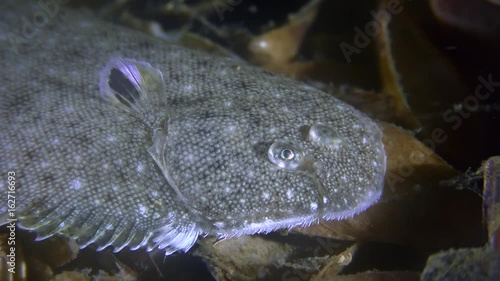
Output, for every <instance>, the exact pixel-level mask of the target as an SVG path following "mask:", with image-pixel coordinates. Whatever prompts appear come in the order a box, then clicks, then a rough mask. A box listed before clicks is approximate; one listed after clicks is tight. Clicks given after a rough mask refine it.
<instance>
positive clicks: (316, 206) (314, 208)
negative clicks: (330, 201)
mask: <svg viewBox="0 0 500 281" xmlns="http://www.w3.org/2000/svg"><path fill="white" fill-rule="evenodd" d="M309 206H310V207H311V211H316V210H317V209H318V203H315V202H313V203H311V205H309Z"/></svg>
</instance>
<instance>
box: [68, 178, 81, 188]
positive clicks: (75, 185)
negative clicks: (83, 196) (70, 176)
mask: <svg viewBox="0 0 500 281" xmlns="http://www.w3.org/2000/svg"><path fill="white" fill-rule="evenodd" d="M69 187H70V188H71V189H74V190H78V189H80V187H82V182H81V181H80V179H79V178H76V179H74V180H72V181H71V182H70V183H69Z"/></svg>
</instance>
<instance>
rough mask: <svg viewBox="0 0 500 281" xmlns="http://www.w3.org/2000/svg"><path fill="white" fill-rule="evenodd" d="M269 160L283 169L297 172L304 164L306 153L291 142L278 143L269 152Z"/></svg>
mask: <svg viewBox="0 0 500 281" xmlns="http://www.w3.org/2000/svg"><path fill="white" fill-rule="evenodd" d="M267 155H268V157H269V160H270V161H271V162H272V163H274V164H275V165H277V166H278V167H280V168H282V169H290V170H295V169H298V168H300V166H301V165H302V164H303V162H304V153H303V151H302V149H300V147H298V146H297V145H294V144H293V143H291V142H283V141H278V142H275V143H273V144H272V145H271V146H270V147H269V150H268V151H267Z"/></svg>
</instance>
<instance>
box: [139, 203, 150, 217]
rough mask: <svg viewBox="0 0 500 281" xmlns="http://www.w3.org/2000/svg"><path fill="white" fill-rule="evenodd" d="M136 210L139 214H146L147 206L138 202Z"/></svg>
mask: <svg viewBox="0 0 500 281" xmlns="http://www.w3.org/2000/svg"><path fill="white" fill-rule="evenodd" d="M137 211H138V212H139V214H141V215H143V216H144V215H146V214H147V212H148V208H147V207H146V206H144V205H142V204H139V205H138V206H137Z"/></svg>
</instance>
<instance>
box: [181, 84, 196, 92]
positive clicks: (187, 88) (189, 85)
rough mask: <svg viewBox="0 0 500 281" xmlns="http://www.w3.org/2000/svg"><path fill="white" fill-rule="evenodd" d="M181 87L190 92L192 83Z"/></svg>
mask: <svg viewBox="0 0 500 281" xmlns="http://www.w3.org/2000/svg"><path fill="white" fill-rule="evenodd" d="M182 89H183V90H184V91H185V92H191V91H192V90H193V85H192V84H188V85H184V87H182Z"/></svg>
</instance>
